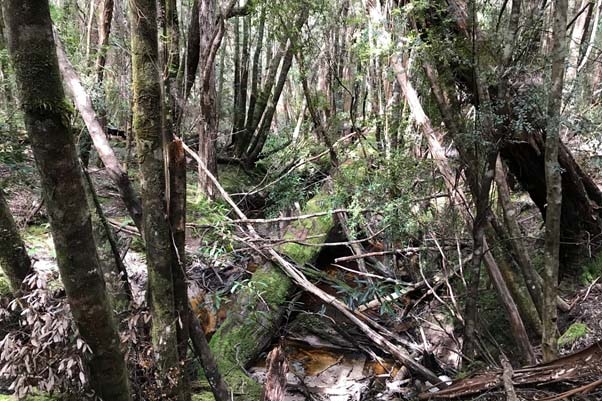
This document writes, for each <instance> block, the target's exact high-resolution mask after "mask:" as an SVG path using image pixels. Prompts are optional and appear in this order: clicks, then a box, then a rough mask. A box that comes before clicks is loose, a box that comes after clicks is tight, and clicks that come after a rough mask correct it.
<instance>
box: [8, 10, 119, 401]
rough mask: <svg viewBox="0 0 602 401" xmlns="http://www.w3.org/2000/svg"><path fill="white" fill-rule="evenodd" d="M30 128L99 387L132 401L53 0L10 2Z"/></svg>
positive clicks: (13, 46) (109, 396)
mask: <svg viewBox="0 0 602 401" xmlns="http://www.w3.org/2000/svg"><path fill="white" fill-rule="evenodd" d="M3 7H4V12H5V16H6V17H7V18H6V19H7V23H8V32H9V50H10V54H11V57H12V59H13V64H14V66H15V71H16V77H17V82H18V84H19V87H20V103H21V107H22V109H23V112H24V116H25V126H26V127H27V132H28V135H29V138H30V140H31V146H32V149H33V153H34V156H35V159H36V164H37V166H38V170H39V171H40V176H41V182H42V188H43V192H44V199H45V201H46V208H47V210H48V215H49V219H50V226H51V230H52V237H53V240H54V246H55V250H56V255H57V263H58V266H59V271H60V274H61V279H62V281H63V284H64V286H65V292H66V294H67V300H68V302H69V305H70V307H71V312H72V314H73V318H74V320H75V323H76V324H77V327H78V330H79V332H80V334H81V336H82V338H83V339H84V341H86V342H87V344H88V345H89V346H90V348H91V350H92V359H91V360H90V364H89V367H90V374H91V378H92V380H91V383H92V387H93V388H94V389H95V391H96V393H97V394H98V395H99V396H100V397H102V398H103V399H105V400H112V401H129V400H130V399H131V397H130V393H129V386H128V379H127V370H126V366H125V362H124V359H123V354H122V352H121V349H120V340H119V334H118V332H117V328H116V325H115V321H114V318H113V312H112V307H111V304H110V302H109V299H108V298H107V294H106V291H105V284H104V281H103V279H102V276H101V273H100V267H99V265H98V257H97V254H96V248H95V244H94V236H93V234H92V226H91V222H90V211H89V209H88V205H87V203H86V196H85V190H84V184H83V180H82V175H81V170H80V168H79V163H78V161H77V152H76V149H75V143H74V141H73V134H72V132H71V129H70V126H69V114H68V113H69V112H68V107H67V105H66V99H65V96H64V93H63V88H62V85H61V79H60V72H59V68H58V60H57V57H56V53H55V45H54V40H53V36H52V23H51V20H50V9H49V5H48V2H47V1H46V0H8V1H4V2H3Z"/></svg>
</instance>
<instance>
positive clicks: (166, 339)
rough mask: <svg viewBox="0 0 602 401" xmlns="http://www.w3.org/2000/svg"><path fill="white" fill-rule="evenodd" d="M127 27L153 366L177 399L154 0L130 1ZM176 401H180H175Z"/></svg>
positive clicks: (173, 306) (166, 389)
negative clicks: (155, 362)
mask: <svg viewBox="0 0 602 401" xmlns="http://www.w3.org/2000/svg"><path fill="white" fill-rule="evenodd" d="M130 24H131V27H132V81H133V85H132V88H133V100H134V106H133V117H134V121H133V129H134V133H135V135H136V148H137V153H138V159H139V160H140V175H141V182H142V185H141V192H142V204H143V209H144V215H143V217H144V229H145V231H144V234H145V235H144V237H145V241H146V260H147V266H148V291H149V293H150V297H149V299H150V308H151V315H152V340H153V350H154V353H155V360H156V361H157V364H158V367H159V371H160V372H161V373H162V375H163V376H162V377H163V378H164V382H163V383H162V384H163V386H164V387H165V391H166V392H167V393H168V394H170V397H172V398H174V399H175V398H176V396H177V395H180V394H179V391H178V384H180V383H178V380H177V379H178V377H179V374H180V373H179V371H180V366H179V359H178V349H177V344H178V339H177V327H176V322H177V316H176V312H175V300H174V280H173V272H172V266H173V260H172V259H173V253H172V238H171V232H170V225H169V221H168V218H167V204H166V190H165V189H166V181H165V180H166V178H165V170H164V149H163V140H162V122H163V119H162V105H163V101H162V97H161V80H160V75H159V68H158V66H159V55H158V53H159V50H158V42H157V36H158V35H157V14H156V4H155V2H154V1H153V0H133V1H132V3H131V5H130ZM178 399H180V398H178Z"/></svg>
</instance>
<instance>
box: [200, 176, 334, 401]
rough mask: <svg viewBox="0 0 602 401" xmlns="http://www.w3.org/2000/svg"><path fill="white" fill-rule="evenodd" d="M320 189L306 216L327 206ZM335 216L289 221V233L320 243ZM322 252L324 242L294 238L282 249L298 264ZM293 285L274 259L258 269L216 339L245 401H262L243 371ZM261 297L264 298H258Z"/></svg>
mask: <svg viewBox="0 0 602 401" xmlns="http://www.w3.org/2000/svg"><path fill="white" fill-rule="evenodd" d="M326 191H327V188H324V189H323V192H320V193H318V195H316V196H315V197H314V198H313V199H311V200H310V201H309V202H308V203H307V205H306V206H305V208H304V210H303V214H306V213H310V214H311V213H315V212H318V211H321V210H324V209H326V208H328V205H327V204H326V200H325V198H326V196H325V192H326ZM333 225H334V221H333V218H332V216H331V215H326V216H321V217H318V218H315V219H311V220H298V221H295V222H294V223H292V224H291V225H289V227H288V228H287V230H286V234H285V236H284V238H285V239H288V240H298V241H302V242H310V243H313V244H319V243H322V242H324V240H325V239H326V237H327V235H328V233H329V232H330V230H331V229H332V227H333ZM319 251H320V247H319V246H303V245H299V244H296V243H293V242H290V243H287V244H286V245H283V246H281V247H280V249H279V252H281V253H282V254H283V255H286V256H287V257H289V258H291V259H292V260H294V261H295V262H296V263H297V264H299V265H304V264H306V263H311V262H312V261H313V260H314V259H315V258H316V257H317V255H318V252H319ZM292 288H293V283H292V281H291V279H290V278H289V277H288V276H287V275H286V274H285V273H283V272H282V270H281V269H280V268H279V267H278V266H276V265H274V264H273V263H271V262H267V263H266V264H265V265H263V266H262V267H261V268H259V269H258V270H257V271H256V272H255V273H254V274H253V277H252V278H251V280H250V281H249V283H248V284H247V285H246V286H244V288H243V289H242V290H241V293H240V294H239V295H238V296H237V298H236V303H235V305H233V307H232V308H231V310H230V313H229V314H228V317H227V318H226V321H225V322H224V323H223V324H222V326H220V328H219V329H218V330H217V332H216V333H215V334H214V335H213V337H212V338H211V342H210V346H211V350H212V351H213V352H214V355H215V358H216V360H217V361H218V365H219V369H220V371H221V372H222V374H223V375H224V378H225V380H226V382H227V383H228V386H229V388H230V389H231V390H232V391H233V392H234V394H235V395H238V396H242V397H241V398H242V399H245V400H255V399H259V396H260V392H261V389H260V387H259V385H257V383H255V382H254V381H253V380H252V379H250V378H249V377H248V376H247V375H246V374H245V372H244V370H243V368H244V367H245V365H246V364H248V363H249V362H251V361H252V360H253V359H255V358H256V357H257V356H258V355H259V353H260V352H261V351H262V350H263V349H265V348H266V347H267V346H268V345H269V344H270V342H271V340H272V339H273V337H274V336H275V335H276V334H277V330H278V327H279V325H280V322H281V319H282V316H283V313H284V311H285V304H286V302H287V301H288V299H289V294H290V291H291V289H292ZM259 295H261V296H259Z"/></svg>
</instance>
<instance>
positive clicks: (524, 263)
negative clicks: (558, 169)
mask: <svg viewBox="0 0 602 401" xmlns="http://www.w3.org/2000/svg"><path fill="white" fill-rule="evenodd" d="M495 182H496V184H497V190H498V196H499V198H500V203H501V205H502V211H503V213H504V221H505V223H506V228H507V230H508V233H509V234H510V246H511V248H512V250H513V253H514V257H515V258H516V261H517V264H518V265H519V267H520V269H521V272H522V275H523V278H524V279H525V285H526V287H527V290H528V291H529V294H530V295H531V299H532V300H533V303H534V304H535V307H536V308H537V311H538V313H539V316H540V317H541V312H542V310H543V289H542V286H541V277H538V273H537V271H536V270H535V268H534V267H533V265H532V263H531V258H530V256H529V253H528V251H527V249H526V248H525V246H524V245H523V242H522V241H521V238H522V236H523V235H522V232H521V230H520V227H519V225H518V222H517V221H516V216H515V214H516V212H515V211H514V210H512V204H511V200H510V190H509V189H508V183H507V182H506V171H505V170H504V166H503V164H502V160H501V159H498V161H497V164H496V173H495Z"/></svg>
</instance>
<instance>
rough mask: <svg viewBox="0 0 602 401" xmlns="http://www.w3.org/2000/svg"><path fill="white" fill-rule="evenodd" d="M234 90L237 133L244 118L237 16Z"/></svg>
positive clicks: (235, 128)
mask: <svg viewBox="0 0 602 401" xmlns="http://www.w3.org/2000/svg"><path fill="white" fill-rule="evenodd" d="M232 86H233V87H232V90H233V93H234V96H232V99H233V101H234V105H233V107H232V110H233V115H232V134H233V135H236V134H237V133H238V131H239V129H240V121H241V119H242V118H244V115H243V112H242V110H244V109H242V108H241V107H242V106H241V103H242V98H241V95H240V89H241V88H240V20H239V19H238V18H236V21H234V78H233V80H232Z"/></svg>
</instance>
